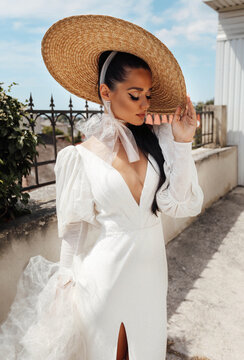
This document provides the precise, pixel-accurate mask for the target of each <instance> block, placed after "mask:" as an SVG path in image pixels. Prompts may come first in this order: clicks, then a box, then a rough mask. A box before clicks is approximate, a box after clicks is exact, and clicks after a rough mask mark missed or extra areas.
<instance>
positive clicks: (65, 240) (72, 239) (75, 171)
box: [54, 145, 95, 270]
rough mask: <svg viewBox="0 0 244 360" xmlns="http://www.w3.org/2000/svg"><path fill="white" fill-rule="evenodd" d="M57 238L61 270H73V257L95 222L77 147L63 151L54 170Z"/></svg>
mask: <svg viewBox="0 0 244 360" xmlns="http://www.w3.org/2000/svg"><path fill="white" fill-rule="evenodd" d="M54 172H55V176H56V212H57V219H58V236H59V237H60V238H62V243H61V252H60V269H61V270H62V269H63V268H64V267H65V268H71V265H72V261H73V255H74V254H75V253H76V251H77V248H78V247H79V246H80V244H79V241H84V240H85V237H86V234H87V230H88V224H89V223H90V224H94V222H95V209H94V199H93V196H92V191H91V187H90V183H89V179H88V177H87V174H86V172H85V169H84V163H83V159H82V157H81V154H80V153H79V151H78V150H77V148H76V146H74V145H69V146H67V147H65V148H64V149H62V150H60V151H59V152H58V155H57V159H56V164H55V167H54Z"/></svg>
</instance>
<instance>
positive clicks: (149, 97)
mask: <svg viewBox="0 0 244 360" xmlns="http://www.w3.org/2000/svg"><path fill="white" fill-rule="evenodd" d="M129 95H130V97H131V99H132V100H135V101H136V100H139V98H138V97H135V96H133V95H131V94H129ZM146 98H147V99H151V98H152V97H151V96H150V95H148V96H146Z"/></svg>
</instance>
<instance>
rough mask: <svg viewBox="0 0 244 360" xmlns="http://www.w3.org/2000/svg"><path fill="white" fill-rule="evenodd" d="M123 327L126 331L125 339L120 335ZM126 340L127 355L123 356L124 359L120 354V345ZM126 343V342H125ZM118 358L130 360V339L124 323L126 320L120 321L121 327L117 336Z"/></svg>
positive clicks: (118, 359)
mask: <svg viewBox="0 0 244 360" xmlns="http://www.w3.org/2000/svg"><path fill="white" fill-rule="evenodd" d="M122 327H123V328H124V330H123V331H124V333H125V340H124V339H123V337H122V336H121V337H120V332H121V329H122ZM123 341H125V342H126V353H125V356H124V357H123V359H121V357H118V356H119V347H120V346H122V344H121V342H123ZM123 345H124V344H123ZM116 354H117V355H116V360H129V348H128V339H127V333H126V328H125V325H124V322H121V323H120V327H119V332H118V336H117V348H116Z"/></svg>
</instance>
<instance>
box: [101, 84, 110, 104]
mask: <svg viewBox="0 0 244 360" xmlns="http://www.w3.org/2000/svg"><path fill="white" fill-rule="evenodd" d="M100 94H101V97H102V98H103V99H104V100H106V101H110V90H109V87H108V86H107V85H106V84H101V85H100Z"/></svg>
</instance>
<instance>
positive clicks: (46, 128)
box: [42, 126, 64, 135]
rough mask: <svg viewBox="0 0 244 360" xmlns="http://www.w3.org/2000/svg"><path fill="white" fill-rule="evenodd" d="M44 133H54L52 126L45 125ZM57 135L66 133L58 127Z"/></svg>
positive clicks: (56, 129)
mask: <svg viewBox="0 0 244 360" xmlns="http://www.w3.org/2000/svg"><path fill="white" fill-rule="evenodd" d="M42 133H43V134H47V135H52V134H53V128H52V126H43V128H42ZM55 135H64V132H63V131H62V130H60V129H58V128H55Z"/></svg>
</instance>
